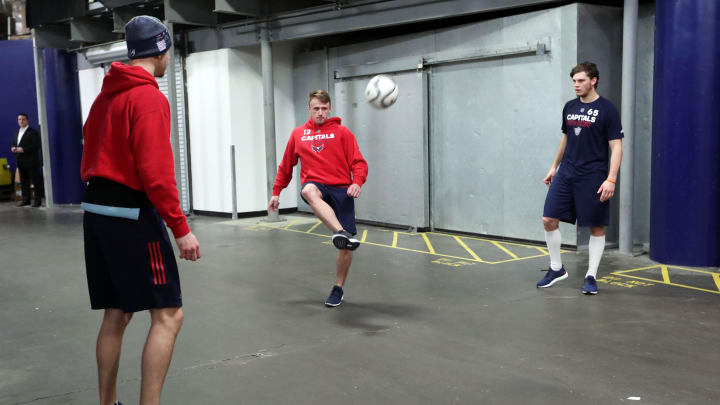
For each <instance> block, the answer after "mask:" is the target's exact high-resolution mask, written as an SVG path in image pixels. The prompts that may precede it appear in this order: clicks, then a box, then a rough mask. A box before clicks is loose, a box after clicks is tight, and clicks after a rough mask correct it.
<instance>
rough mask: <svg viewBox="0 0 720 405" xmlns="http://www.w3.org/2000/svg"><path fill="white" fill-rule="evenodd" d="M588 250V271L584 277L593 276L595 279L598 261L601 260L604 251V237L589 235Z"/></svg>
mask: <svg viewBox="0 0 720 405" xmlns="http://www.w3.org/2000/svg"><path fill="white" fill-rule="evenodd" d="M588 249H589V250H590V260H588V271H587V274H585V277H587V276H593V277H594V278H595V279H597V271H598V266H599V265H600V259H601V258H602V255H603V251H604V250H605V235H603V236H592V235H591V236H590V242H589V244H588Z"/></svg>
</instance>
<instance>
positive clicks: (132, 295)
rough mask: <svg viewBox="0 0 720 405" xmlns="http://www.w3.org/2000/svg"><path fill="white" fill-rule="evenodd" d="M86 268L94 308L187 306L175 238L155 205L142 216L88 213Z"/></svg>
mask: <svg viewBox="0 0 720 405" xmlns="http://www.w3.org/2000/svg"><path fill="white" fill-rule="evenodd" d="M83 229H84V233H85V267H86V271H87V281H88V289H89V291H90V305H91V307H92V309H108V308H113V309H122V310H123V311H124V312H137V311H143V310H146V309H151V308H178V307H182V295H181V291H180V277H179V274H178V268H177V262H176V261H175V254H174V253H173V248H172V245H171V244H170V238H169V237H168V233H167V229H166V228H165V224H164V223H163V220H162V218H160V215H158V213H157V211H156V210H155V208H152V207H150V208H141V209H140V216H139V218H138V219H137V220H133V219H126V218H118V217H112V216H105V215H98V214H93V213H91V212H85V216H84V218H83Z"/></svg>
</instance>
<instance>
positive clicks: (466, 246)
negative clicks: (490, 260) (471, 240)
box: [453, 235, 483, 262]
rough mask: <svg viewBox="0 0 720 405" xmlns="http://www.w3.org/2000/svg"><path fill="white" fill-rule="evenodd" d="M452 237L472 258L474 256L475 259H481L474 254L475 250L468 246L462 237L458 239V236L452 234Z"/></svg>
mask: <svg viewBox="0 0 720 405" xmlns="http://www.w3.org/2000/svg"><path fill="white" fill-rule="evenodd" d="M453 238H454V239H455V240H456V241H457V243H459V244H460V246H462V247H464V248H465V250H467V252H468V253H470V255H471V256H472V257H473V258H475V260H477V261H479V262H481V261H483V260H482V259H481V258H479V257H478V255H476V254H475V252H473V251H472V249H470V248H469V247H468V245H466V244H465V242H463V241H462V239H460V237H458V236H454V235H453Z"/></svg>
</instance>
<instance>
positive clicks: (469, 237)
mask: <svg viewBox="0 0 720 405" xmlns="http://www.w3.org/2000/svg"><path fill="white" fill-rule="evenodd" d="M428 233H429V234H432V235H440V236H448V237H453V238H454V237H456V235H453V234H450V233H443V232H428ZM462 238H463V239H472V240H481V241H483V242H495V240H494V239H487V238H477V237H474V236H465V235H463V236H462ZM502 243H503V244H505V245H513V246H522V247H537V246H534V245H531V244H528V243H519V242H505V241H503V242H502Z"/></svg>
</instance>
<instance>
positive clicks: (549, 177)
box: [543, 167, 557, 187]
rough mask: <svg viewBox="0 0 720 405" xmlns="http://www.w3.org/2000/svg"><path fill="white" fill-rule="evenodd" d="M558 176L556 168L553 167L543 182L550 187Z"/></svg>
mask: <svg viewBox="0 0 720 405" xmlns="http://www.w3.org/2000/svg"><path fill="white" fill-rule="evenodd" d="M556 174H557V169H555V168H554V167H551V168H550V171H549V172H548V173H547V175H546V176H545V178H544V179H543V182H544V183H545V185H546V186H548V187H550V183H552V181H553V178H555V175H556Z"/></svg>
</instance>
